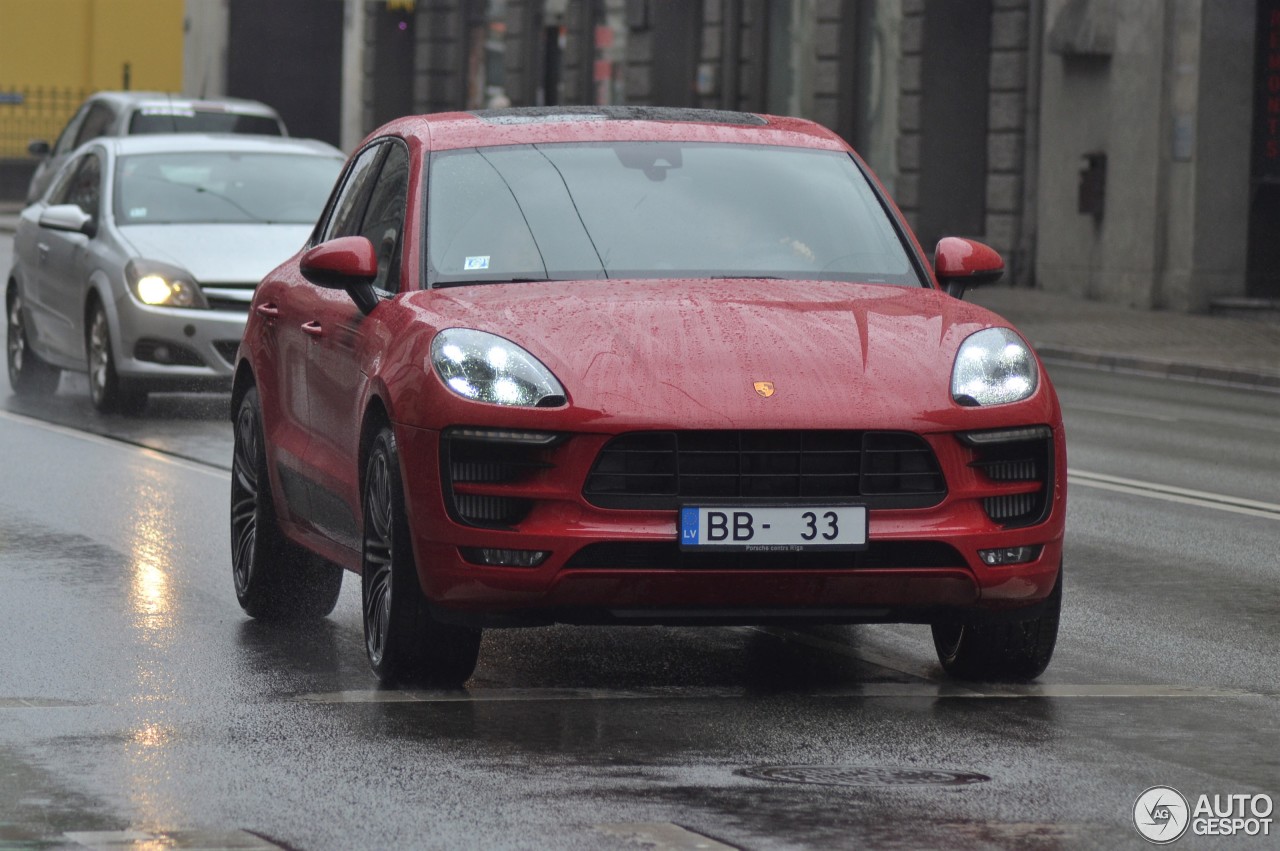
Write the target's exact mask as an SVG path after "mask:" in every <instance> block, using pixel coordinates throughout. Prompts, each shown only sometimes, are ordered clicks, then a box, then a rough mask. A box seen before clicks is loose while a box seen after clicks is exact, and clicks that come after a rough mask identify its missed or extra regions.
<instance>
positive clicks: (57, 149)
mask: <svg viewBox="0 0 1280 851" xmlns="http://www.w3.org/2000/svg"><path fill="white" fill-rule="evenodd" d="M88 111H89V104H85V105H84V106H82V107H80V108H79V109H77V110H76V114H75V115H73V116H71V120H70V121H68V122H67V126H66V127H64V128H63V129H62V132H61V133H59V134H58V141H57V142H54V144H53V155H54V156H55V157H57V156H61V155H62V154H69V153H71V151H72V150H73V149H74V148H75V145H73V144H72V143H73V142H74V141H75V140H76V137H77V136H79V135H80V125H82V124H84V117H85V114H86V113H88Z"/></svg>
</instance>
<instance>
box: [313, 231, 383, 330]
mask: <svg viewBox="0 0 1280 851" xmlns="http://www.w3.org/2000/svg"><path fill="white" fill-rule="evenodd" d="M299 270H300V271H301V272H302V277H304V278H306V279H307V280H308V281H310V282H311V283H313V284H315V285H316V286H317V287H324V288H325V289H328V290H346V292H347V293H348V294H349V295H350V296H351V300H352V301H354V302H355V303H356V307H359V308H360V311H361V312H362V313H365V314H368V313H371V312H372V311H373V309H374V308H375V307H377V306H378V294H377V293H376V292H375V291H374V289H373V282H374V280H376V279H377V277H378V255H377V253H376V252H375V251H374V249H373V243H372V242H370V241H369V240H368V239H366V238H365V237H363V236H342V237H338V238H337V239H331V240H329V241H328V242H322V243H320V244H319V245H317V246H316V247H314V248H312V249H309V250H308V251H307V252H306V253H305V254H303V255H302V261H301V263H300V264H299Z"/></svg>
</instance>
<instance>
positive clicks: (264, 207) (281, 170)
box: [115, 151, 342, 225]
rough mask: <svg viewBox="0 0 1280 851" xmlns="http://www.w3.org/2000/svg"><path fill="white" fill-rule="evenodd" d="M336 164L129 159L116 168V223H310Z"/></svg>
mask: <svg viewBox="0 0 1280 851" xmlns="http://www.w3.org/2000/svg"><path fill="white" fill-rule="evenodd" d="M341 168H342V159H341V158H340V157H337V156H333V157H327V156H314V155H311V154H276V153H256V152H254V153H249V152H246V153H239V152H227V151H208V152H205V153H199V154H188V153H164V154H135V155H132V156H127V157H121V158H120V159H119V160H118V161H117V166H116V177H115V187H116V191H115V203H116V221H117V222H118V223H119V224H121V225H140V224H148V225H154V224H179V223H189V222H201V223H234V222H263V223H269V224H302V225H309V224H313V223H314V222H315V220H316V219H317V218H318V217H319V215H320V211H321V209H323V207H324V202H325V200H327V198H328V195H329V187H330V186H332V185H333V181H334V179H335V178H336V177H337V174H338V171H339V169H341Z"/></svg>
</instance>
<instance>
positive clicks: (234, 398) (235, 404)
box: [229, 358, 258, 423]
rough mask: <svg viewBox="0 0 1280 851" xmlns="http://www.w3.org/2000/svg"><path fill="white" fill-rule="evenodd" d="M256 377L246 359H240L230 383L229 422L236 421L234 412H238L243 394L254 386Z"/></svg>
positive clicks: (256, 380)
mask: <svg viewBox="0 0 1280 851" xmlns="http://www.w3.org/2000/svg"><path fill="white" fill-rule="evenodd" d="M257 383H258V379H257V377H256V376H255V375H254V374H253V367H252V366H250V364H249V360H248V359H247V358H242V359H241V361H240V363H239V364H237V365H236V374H235V377H234V378H233V379H232V383H231V410H230V412H229V413H230V417H231V422H233V423H234V422H235V421H236V412H237V411H239V410H240V403H241V402H243V401H244V394H246V393H248V392H249V388H250V387H254V386H256V385H257Z"/></svg>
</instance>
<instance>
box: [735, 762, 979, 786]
mask: <svg viewBox="0 0 1280 851" xmlns="http://www.w3.org/2000/svg"><path fill="white" fill-rule="evenodd" d="M737 773H738V774H740V775H741V776H743V777H752V778H754V779H756V780H776V781H779V782H782V783H812V784H817V785H820V786H968V785H969V784H971V783H986V782H987V781H989V780H990V779H991V778H990V777H988V776H987V775H985V774H976V773H974V772H972V771H947V770H946V769H941V768H878V767H875V766H865V765H761V766H757V767H755V768H744V769H741V770H739V771H738V772H737Z"/></svg>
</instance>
